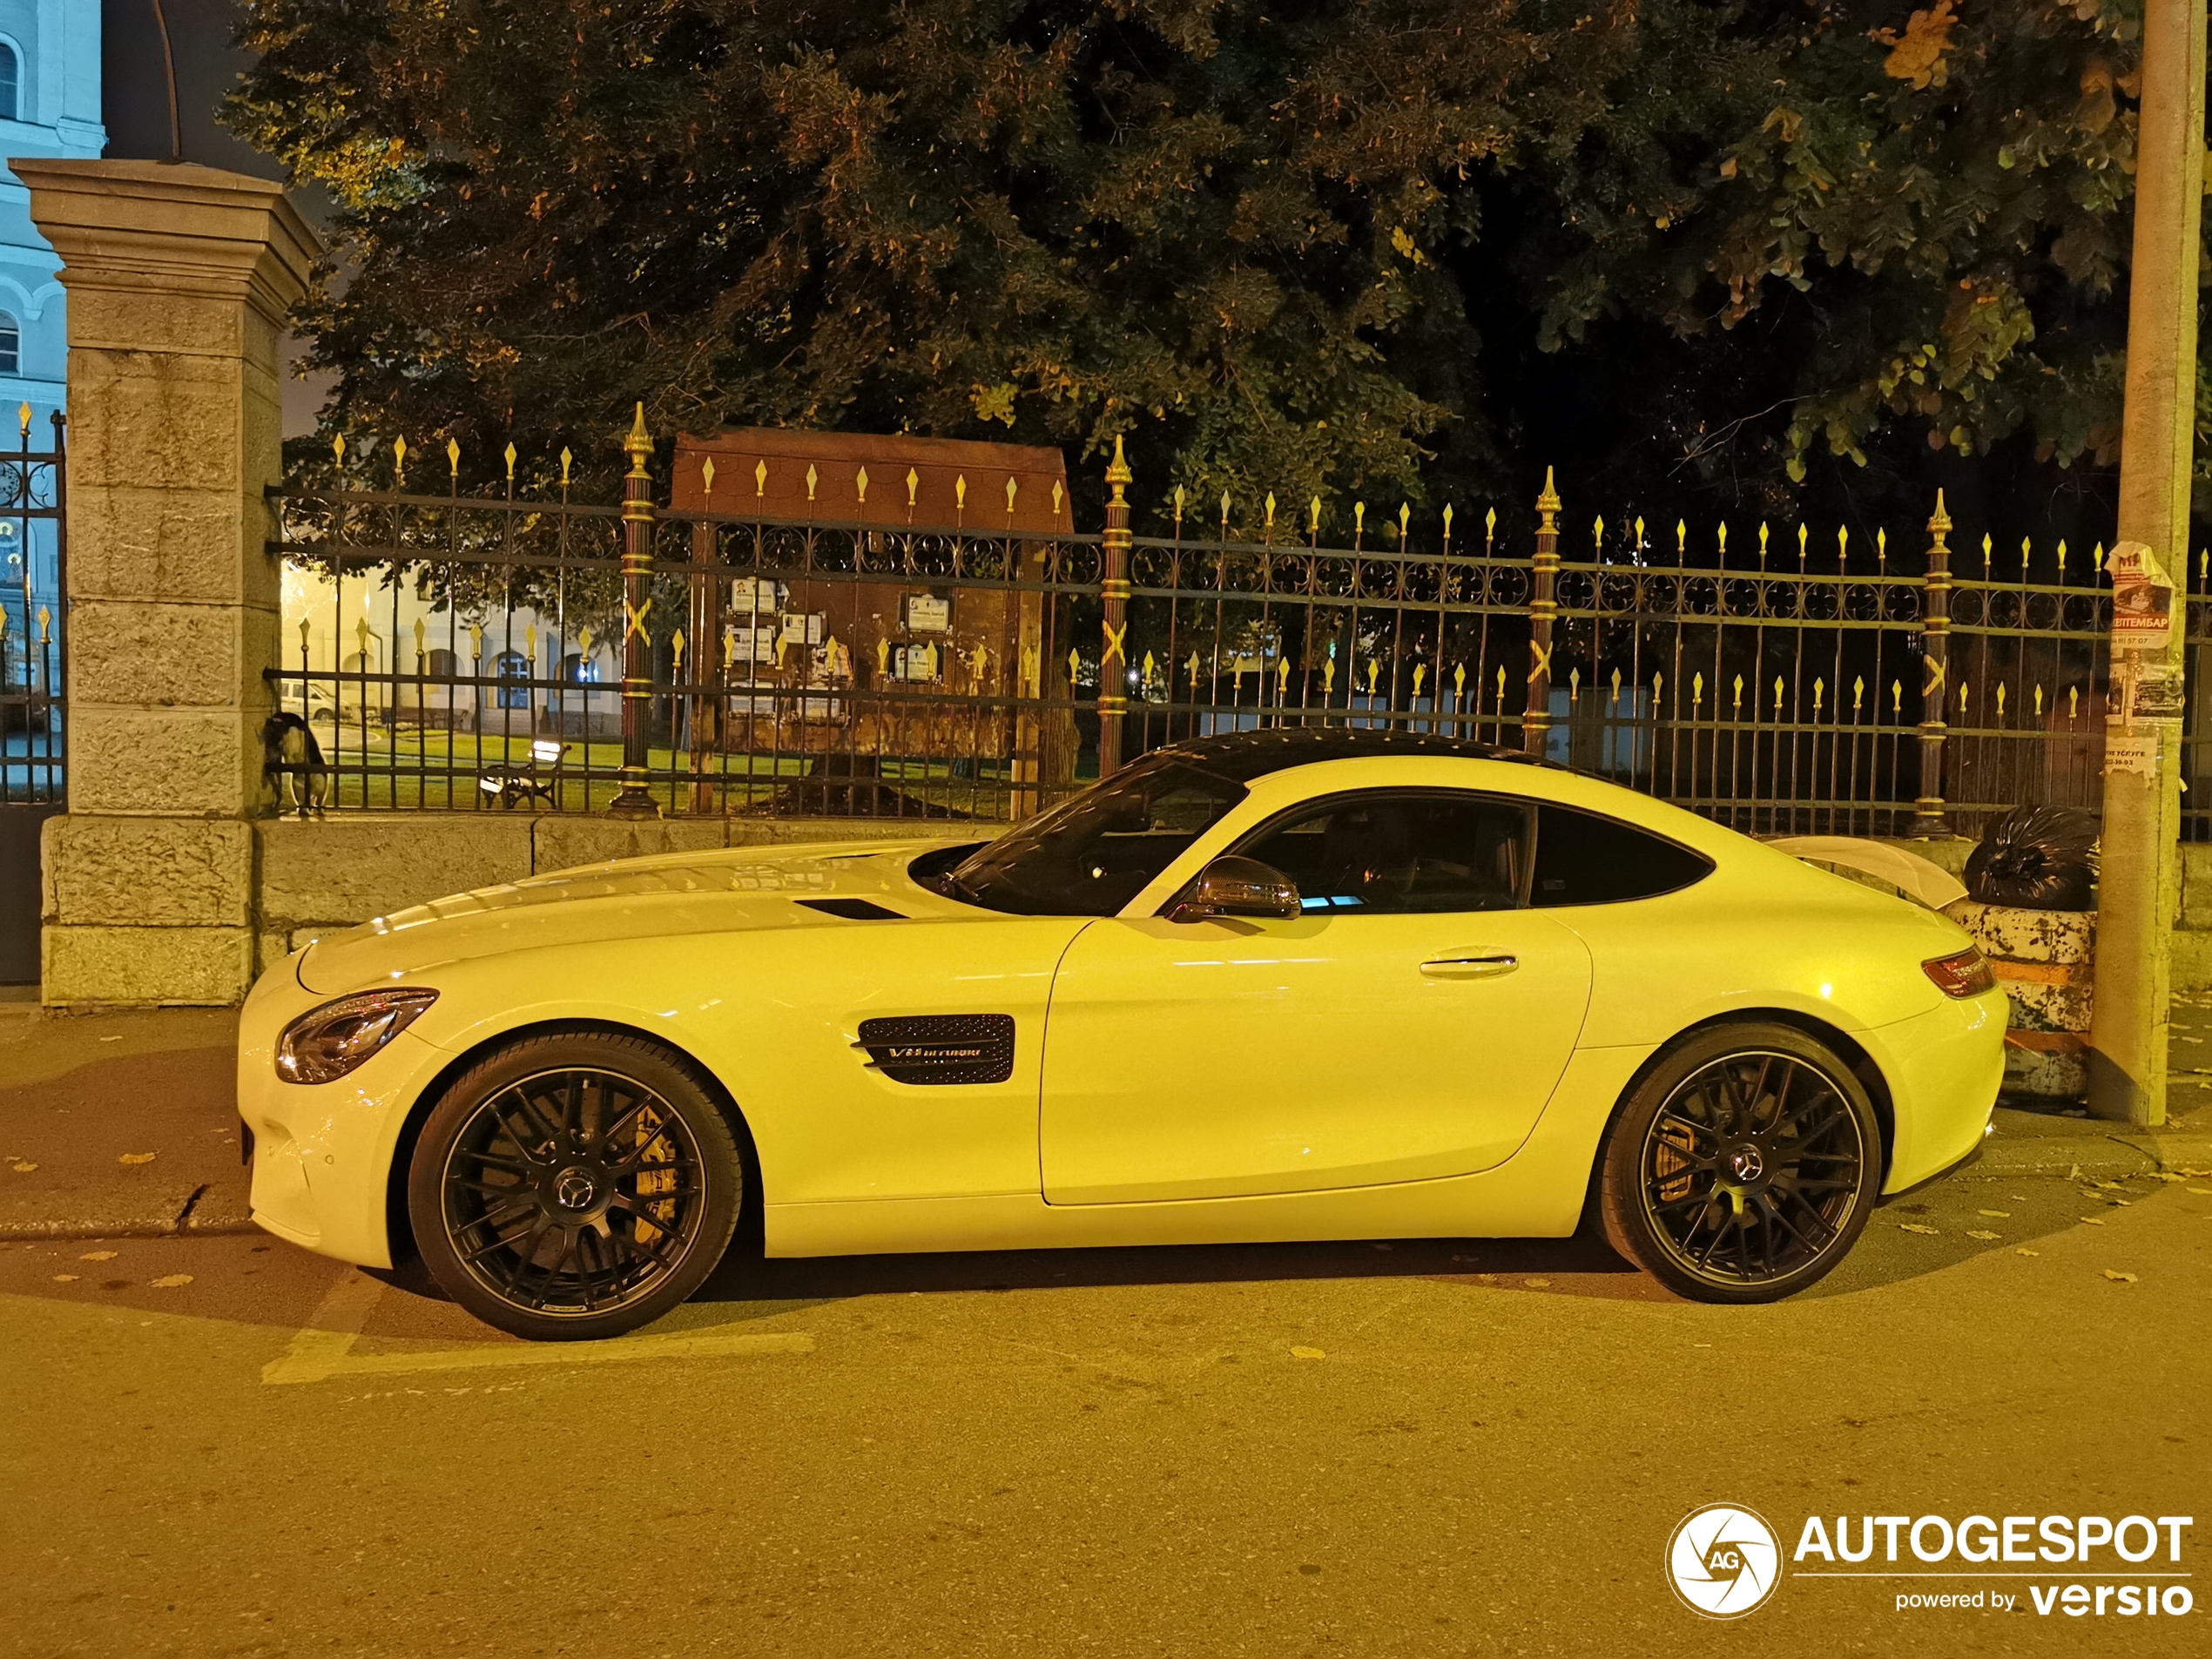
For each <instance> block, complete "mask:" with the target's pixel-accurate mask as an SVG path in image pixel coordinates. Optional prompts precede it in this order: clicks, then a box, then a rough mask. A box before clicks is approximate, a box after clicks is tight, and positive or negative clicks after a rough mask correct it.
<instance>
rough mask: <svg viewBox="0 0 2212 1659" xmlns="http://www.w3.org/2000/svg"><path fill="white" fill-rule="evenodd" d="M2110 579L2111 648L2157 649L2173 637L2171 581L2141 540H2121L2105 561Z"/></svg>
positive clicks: (2165, 644)
mask: <svg viewBox="0 0 2212 1659" xmlns="http://www.w3.org/2000/svg"><path fill="white" fill-rule="evenodd" d="M2105 571H2106V574H2107V575H2108V576H2109V577H2111V578H2112V645H2113V649H2114V651H2158V650H2161V649H2163V648H2164V647H2165V646H2167V645H2168V644H2171V643H2172V641H2173V637H2174V583H2173V578H2172V577H2168V575H2167V574H2166V570H2165V567H2164V566H2162V565H2161V563H2159V561H2158V556H2157V555H2156V554H2155V553H2154V552H2152V550H2150V549H2149V548H2148V547H2146V546H2145V545H2144V544H2143V543H2141V542H2122V543H2120V544H2119V545H2118V546H2116V547H2114V549H2113V550H2112V556H2111V557H2110V558H2108V559H2107V560H2106V561H2105Z"/></svg>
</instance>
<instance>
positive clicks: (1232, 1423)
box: [0, 1172, 2212, 1659]
mask: <svg viewBox="0 0 2212 1659" xmlns="http://www.w3.org/2000/svg"><path fill="white" fill-rule="evenodd" d="M1990 1211H2004V1212H2006V1213H2005V1214H2003V1215H1993V1214H1990V1213H1988V1212H1990ZM1909 1228H1919V1229H1928V1230H1931V1231H1908V1229H1909ZM1983 1233H1986V1234H1990V1235H1993V1236H1992V1237H1988V1238H1978V1237H1974V1236H1973V1235H1975V1234H1983ZM109 1252H112V1253H109ZM2208 1270H2212V1177H2191V1178H2185V1179H2183V1180H2179V1181H2173V1182H2164V1183H2161V1182H2160V1181H2157V1180H2155V1179H2152V1178H2148V1177H2145V1178H2139V1179H2135V1180H2133V1181H2130V1182H2128V1183H2127V1184H2124V1185H2121V1186H2114V1187H2099V1186H2096V1185H2094V1184H2091V1183H2087V1182H2070V1181H2067V1180H2063V1179H2058V1178H2054V1177H2024V1176H2019V1175H2012V1176H1996V1177H1990V1176H1985V1175H1979V1174H1976V1173H1973V1172H1969V1173H1968V1174H1966V1175H1965V1176H1962V1177H1957V1178H1954V1179H1953V1180H1952V1182H1950V1183H1948V1184H1945V1185H1943V1186H1940V1187H1939V1188H1936V1189H1934V1190H1932V1191H1931V1192H1930V1193H1928V1194H1926V1195H1925V1197H1924V1198H1923V1199H1922V1200H1919V1201H1913V1200H1908V1201H1907V1202H1906V1203H1905V1204H1903V1205H1899V1206H1892V1208H1890V1209H1887V1210H1885V1211H1880V1212H1878V1214H1877V1217H1876V1218H1875V1220H1874V1223H1873V1224H1872V1226H1871V1228H1870V1230H1869V1232H1868V1235H1867V1237H1866V1238H1865V1241H1864V1242H1863V1243H1862V1244H1861V1246H1860V1248H1859V1249H1858V1251H1857V1253H1856V1254H1855V1255H1854V1256H1853V1258H1851V1260H1850V1261H1849V1262H1848V1263H1847V1264H1845V1266H1844V1268H1843V1269H1842V1270H1841V1271H1839V1272H1838V1274H1837V1275H1836V1276H1835V1277H1834V1278H1831V1280H1830V1281H1829V1282H1828V1283H1827V1284H1826V1285H1824V1286H1822V1287H1820V1288H1819V1289H1818V1290H1817V1291H1815V1292H1813V1293H1811V1294H1810V1295H1808V1296H1806V1297H1804V1298H1799V1299H1798V1300H1797V1301H1794V1302H1791V1303H1789V1304H1785V1305H1781V1306H1777V1307H1772V1308H1759V1309H1737V1310H1724V1309H1716V1308H1706V1307H1700V1306H1694V1305H1686V1304H1682V1303H1677V1302H1671V1301H1669V1300H1666V1299H1664V1298H1662V1297H1661V1296H1660V1295H1659V1294H1658V1293H1657V1292H1656V1291H1654V1289H1653V1288H1652V1287H1651V1286H1650V1285H1649V1283H1648V1282H1647V1281H1645V1280H1643V1279H1642V1278H1639V1277H1637V1276H1635V1275H1633V1274H1630V1273H1629V1272H1627V1271H1624V1270H1622V1268H1621V1267H1620V1266H1619V1265H1618V1264H1615V1263H1614V1262H1613V1261H1612V1259H1611V1258H1609V1257H1608V1256H1607V1255H1606V1254H1605V1253H1604V1252H1603V1251H1602V1250H1598V1249H1595V1248H1593V1247H1591V1246H1589V1245H1588V1244H1581V1243H1575V1242H1569V1243H1566V1244H1528V1243H1518V1244H1465V1243H1457V1242H1412V1241H1409V1242H1404V1243H1399V1244H1395V1245H1367V1244H1359V1245H1349V1246H1344V1245H1330V1246H1298V1247H1268V1248H1264V1249H1258V1248H1254V1249H1210V1250H1160V1251H1102V1252H1039V1253H1035V1254H1024V1255H1004V1256H974V1257H955V1256H941V1257H928V1258H897V1259H887V1260H874V1261H853V1260H839V1261H828V1262H815V1263H772V1264H761V1263H759V1262H757V1261H756V1262H754V1263H752V1264H749V1265H746V1264H733V1265H732V1266H730V1267H727V1268H725V1271H724V1272H723V1273H722V1274H721V1275H720V1276H718V1279H717V1281H716V1282H715V1283H714V1284H713V1285H711V1286H710V1289H709V1291H708V1292H707V1293H706V1294H705V1296H703V1297H702V1298H700V1299H699V1300H698V1301H696V1302H694V1303H693V1304H692V1305H690V1306H689V1307H687V1308H685V1309H684V1310H682V1311H680V1312H679V1313H678V1314H677V1315H676V1316H673V1317H671V1318H670V1319H668V1320H665V1321H664V1322H663V1323H662V1325H659V1326H657V1327H655V1329H654V1330H653V1331H652V1332H649V1333H646V1334H644V1335H642V1336H640V1337H637V1338H632V1339H624V1342H622V1343H619V1344H610V1345H602V1346H600V1347H599V1348H597V1349H578V1348H576V1347H561V1348H549V1347H533V1346H529V1345H523V1344H519V1343H516V1342H513V1341H511V1340H509V1339H504V1338H502V1337H498V1336H496V1335H495V1334H493V1333H490V1332H486V1331H485V1330H484V1329H483V1328H482V1327H480V1326H477V1325H474V1324H473V1323H472V1322H471V1321H470V1320H469V1318H467V1317H466V1316H465V1315H462V1313H461V1312H459V1311H458V1310H456V1309H455V1308H454V1307H453V1306H452V1305H449V1304H447V1303H444V1302H442V1301H440V1300H438V1299H435V1298H434V1297H433V1296H430V1295H428V1294H426V1293H425V1292H424V1291H423V1289H422V1288H421V1286H420V1285H415V1284H412V1283H410V1282H409V1281H408V1279H406V1278H404V1277H402V1278H401V1279H400V1280H399V1281H397V1282H395V1283H391V1284H386V1283H381V1282H379V1281H378V1280H377V1279H374V1278H367V1277H363V1276H361V1275H358V1274H354V1273H353V1272H351V1271H350V1270H347V1269H343V1268H341V1267H340V1266H338V1265H337V1264H333V1263H328V1262H325V1261H322V1260H320V1259H319V1258H314V1257H311V1256H308V1255H306V1254H304V1253H301V1252H300V1251H295V1250H293V1249H292V1248H290V1247H289V1246H287V1245H283V1244H277V1243H275V1242H274V1241H270V1240H262V1239H257V1238H252V1237H235V1238H224V1237H218V1238H167V1239H149V1240H125V1241H118V1242H113V1243H108V1244H93V1243H86V1242H83V1241H76V1242H71V1243H67V1244H60V1243H55V1244H45V1243H38V1244H26V1243H13V1244H7V1245H5V1246H4V1247H0V1377H4V1378H5V1379H6V1385H5V1386H6V1396H7V1409H6V1411H5V1413H4V1414H0V1437H3V1439H0V1455H3V1457H4V1461H3V1462H0V1481H3V1482H4V1493H3V1494H0V1495H3V1496H4V1502H0V1562H4V1564H5V1566H4V1572H0V1652H4V1653H6V1654H7V1655H10V1656H14V1655H35V1656H50V1655H51V1656H61V1655H98V1656H108V1655H117V1656H120V1655H126V1654H127V1655H132V1656H138V1655H169V1654H180V1655H186V1654H188V1655H194V1656H201V1655H210V1656H214V1655H226V1656H227V1655H239V1656H245V1655H287V1656H289V1655H298V1654H315V1655H321V1654H331V1655H347V1654H374V1655H408V1656H416V1655H420V1656H435V1655H448V1654H450V1655H467V1656H476V1655H490V1654H498V1655H502V1656H510V1655H511V1656H521V1655H536V1654H547V1655H552V1654H560V1655H602V1654H604V1655H622V1656H644V1659H650V1656H654V1655H671V1656H675V1655H686V1656H688V1655H691V1654H700V1653H730V1654H744V1655H763V1656H770V1655H807V1656H813V1655H829V1656H846V1655H870V1654H898V1655H902V1656H903V1655H936V1654H942V1655H953V1656H973V1655H995V1654H1021V1655H1057V1654H1100V1655H1156V1654H1157V1655H1191V1656H1213V1655H1236V1654H1246V1653H1250V1654H1268V1655H1291V1654H1313V1655H1336V1654H1368V1653H1374V1654H1405V1655H1454V1654H1463V1653H1466V1654H1492V1653H1532V1654H1536V1653H1561V1654H1623V1655H1626V1654H1642V1653H1689V1652H1693V1651H1695V1652H1699V1653H1737V1652H1743V1653H1751V1652H1761V1653H1769V1652H1791V1651H1794V1652H1799V1653H1804V1654H1825V1653H1851V1652H1872V1653H1882V1654H1895V1653H1928V1654H1943V1655H1957V1654H1971V1653H1982V1652H1988V1653H2000V1652H2001V1653H2006V1654H2014V1653H2030V1654H2033V1653H2046V1652H2047V1653H2054V1654H2067V1655H2076V1654H2082V1653H2107V1652H2113V1653H2129V1654H2134V1653H2141V1654H2182V1653H2191V1654H2195V1653H2202V1652H2203V1651H2204V1650H2205V1645H2204V1644H2205V1635H2204V1629H2205V1626H2204V1621H2205V1619H2206V1618H2207V1617H2212V1614H2208V1613H2207V1612H2206V1611H2205V1610H2204V1609H2203V1608H2198V1609H2197V1610H2195V1611H2194V1612H2192V1613H2191V1614H2189V1615H2187V1616H2168V1617H2161V1618H2156V1619H2147V1618H2141V1617H2137V1618H2134V1619H2122V1618H2119V1617H2116V1616H2103V1617H2096V1616H2085V1617H2083V1618H2080V1619H2074V1618H2069V1617H2067V1616H2065V1615H2063V1614H2062V1613H2060V1612H2054V1613H2052V1614H2049V1615H2038V1614H2036V1613H2034V1612H2033V1610H2031V1608H2030V1603H2029V1600H2028V1598H2027V1595H2022V1594H2020V1592H2021V1591H2023V1590H2024V1589H2026V1588H2027V1586H2028V1584H2029V1582H2030V1581H2029V1580H2026V1579H2014V1580H2006V1581H1986V1582H1984V1581H1933V1588H1939V1589H1945V1590H1958V1589H1961V1588H1964V1589H1966V1590H1968V1591H1975V1590H1983V1591H1986V1590H1988V1589H1999V1590H2001V1591H2003V1592H2004V1593H2006V1594H2011V1595H2016V1596H2018V1600H2019V1607H2020V1610H2018V1611H2014V1612H2011V1613H2000V1612H1996V1611H1993V1610H1990V1609H1989V1608H1981V1609H1945V1610H1938V1611H1913V1612H1898V1611H1897V1610H1896V1608H1895V1600H1896V1596H1897V1595H1898V1594H1900V1593H1902V1592H1903V1591H1906V1590H1914V1589H1919V1590H1925V1589H1927V1588H1931V1581H1898V1580H1891V1579H1838V1578H1811V1577H1804V1576H1798V1575H1788V1576H1785V1577H1784V1581H1783V1582H1782V1583H1781V1585H1780V1587H1779V1588H1778V1589H1777V1591H1776V1592H1775V1594H1774V1595H1773V1596H1772V1598H1771V1599H1770V1601H1769V1602H1766V1604H1765V1605H1764V1606H1762V1607H1760V1608H1758V1609H1757V1611H1756V1612H1754V1613H1752V1614H1751V1615H1749V1616H1748V1617H1746V1618H1744V1619H1743V1620H1742V1621H1741V1622H1736V1623H1729V1624H1722V1623H1716V1622H1710V1621H1708V1620H1705V1619H1702V1618H1699V1617H1696V1616H1695V1615H1692V1614H1690V1613H1689V1612H1688V1611H1686V1610H1685V1609H1684V1608H1683V1607H1682V1606H1681V1605H1680V1604H1678V1603H1677V1602H1676V1599H1675V1596H1674V1595H1673V1593H1672V1591H1671V1590H1670V1588H1669V1583H1668V1580H1667V1577H1666V1575H1665V1573H1664V1570H1663V1562H1664V1556H1665V1547H1666V1544H1667V1541H1668V1539H1669V1534H1670V1533H1671V1532H1672V1530H1673V1529H1674V1527H1676V1524H1677V1523H1678V1522H1679V1521H1681V1519H1682V1518H1683V1515H1684V1514H1687V1513H1688V1512H1689V1511H1690V1510H1692V1509H1695V1508H1696V1507H1699V1506H1701V1505H1704V1504H1710V1503H1714V1502H1721V1501H1727V1502H1733V1503H1737V1504H1742V1505H1747V1506H1749V1507H1752V1508H1754V1509H1756V1510H1757V1511H1759V1512H1760V1513H1761V1514H1764V1516H1765V1517H1766V1518H1767V1519H1768V1520H1769V1521H1771V1522H1773V1523H1774V1525H1775V1527H1776V1528H1777V1531H1778V1532H1780V1533H1782V1534H1784V1548H1785V1550H1786V1549H1787V1548H1791V1546H1793V1545H1794V1543H1795V1541H1796V1539H1797V1533H1798V1530H1799V1528H1800V1527H1802V1526H1803V1524H1804V1518H1805V1517H1806V1516H1807V1515H1808V1514H1822V1515H1824V1516H1828V1517H1831V1520H1832V1518H1833V1517H1835V1516H1837V1515H1838V1514H1850V1515H1851V1516H1854V1517H1857V1516H1858V1515H1862V1514H1901V1515H1907V1516H1913V1517H1917V1516H1919V1515H1922V1514H1944V1515H1946V1516H1948V1517H1950V1518H1951V1519H1952V1520H1954V1521H1955V1520H1957V1519H1959V1518H1960V1517H1962V1516H1964V1515H1966V1514H1987V1515H1992V1516H2002V1515H2006V1514H2028V1515H2038V1516H2040V1515H2043V1514H2069V1515H2074V1514H2102V1515H2107V1516H2110V1517H2113V1518H2114V1519H2117V1518H2119V1517H2121V1516H2124V1515H2128V1514H2143V1515H2147V1516H2154V1517H2155V1516H2159V1515H2168V1514H2184V1515H2193V1516H2196V1517H2199V1518H2200V1524H2199V1525H2198V1526H2197V1527H2195V1528H2194V1529H2193V1530H2192V1532H2191V1533H2190V1534H2189V1535H2188V1540H2187V1541H2186V1545H2185V1549H2184V1558H2183V1560H2182V1562H2181V1564H2180V1566H2179V1568H2165V1564H2164V1563H2163V1562H2158V1561H2154V1562H2149V1563H2146V1564H2145V1566H2146V1567H2147V1568H2154V1567H2155V1568H2163V1569H2164V1570H2178V1571H2182V1572H2192V1573H2193V1572H2194V1571H2195V1566H2194V1563H2195V1561H2196V1560H2197V1559H2199V1558H2200V1557H2202V1555H2203V1554H2204V1553H2205V1552H2206V1551H2207V1550H2208V1549H2212V1429H2208V1426H2207V1424H2208V1416H2212V1366H2209V1365H2208V1360H2212V1338H2209V1337H2208V1332H2212V1323H2209V1322H2208V1314H2212V1271H2208ZM2114 1274H2128V1275H2132V1276H2133V1278H2132V1279H2128V1278H2114V1277H2113V1276H2112V1275H2114ZM2101 1561H2103V1562H2104V1563H2106V1564H2107V1566H2108V1567H2109V1568H2113V1569H2118V1568H2122V1567H2124V1565H2125V1564H2124V1563H2121V1562H2119V1561H2115V1560H2114V1558H2113V1557H2112V1555H2111V1554H2110V1552H2109V1551H2108V1550H2107V1551H2106V1552H2104V1553H2103V1554H2102V1555H2101ZM1811 1565H1814V1566H1818V1565H1820V1563H1817V1562H1816V1563H1811ZM1884 1565H1885V1564H1884V1563H1883V1562H1882V1561H1879V1560H1877V1561H1873V1562H1870V1563H1868V1566H1869V1567H1870V1568H1883V1567H1884ZM1947 1565H1948V1566H1949V1567H1950V1568H1952V1569H1953V1570H1956V1569H1957V1568H1958V1567H1959V1563H1958V1562H1956V1561H1952V1562H1949V1563H1947ZM1920 1566H1921V1564H1920V1563H1919V1562H1917V1561H1913V1560H1912V1559H1911V1558H1910V1556H1909V1554H1908V1555H1907V1559H1905V1561H1902V1562H1900V1563H1898V1568H1893V1569H1888V1570H1914V1569H1919V1568H1920ZM2059 1570H2060V1569H2046V1571H2047V1575H2046V1576H2040V1577H2038V1578H2036V1579H2034V1580H2033V1582H2034V1583H2037V1584H2041V1585H2050V1584H2056V1583H2062V1582H2066V1581H2067V1580H2066V1579H2065V1578H2064V1577H2062V1576H2060V1575H2058V1573H2059ZM2099 1581H2111V1580H2110V1579H2109V1577H2108V1575H2107V1577H2106V1578H2102V1579H2100V1578H2097V1577H2094V1576H2093V1577H2092V1578H2090V1579H2089V1580H2087V1582H2091V1583H2094V1582H2099ZM2171 1582H2178V1583H2181V1584H2184V1585H2192V1586H2194V1585H2199V1584H2202V1582H2203V1581H2202V1579H2187V1580H2179V1581H2171ZM2192 1595H2195V1590H2194V1589H2193V1590H2192Z"/></svg>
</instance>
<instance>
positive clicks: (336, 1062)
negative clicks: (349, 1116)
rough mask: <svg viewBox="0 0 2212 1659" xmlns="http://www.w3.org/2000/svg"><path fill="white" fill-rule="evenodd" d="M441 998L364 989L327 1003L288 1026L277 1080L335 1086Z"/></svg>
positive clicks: (432, 994) (282, 1040) (418, 992)
mask: <svg viewBox="0 0 2212 1659" xmlns="http://www.w3.org/2000/svg"><path fill="white" fill-rule="evenodd" d="M437 1000H438V994H437V993H436V992H435V991H430V990H415V989H408V990H389V991H363V992H361V993H360V994H359V995H354V996H341V997H340V998H339V999H338V1000H337V1001H335V1002H326V1003H324V1004H323V1005H322V1006H321V1007H320V1008H317V1009H315V1010H314V1012H313V1013H310V1014H303V1015H300V1017H299V1018H298V1019H296V1020H294V1021H293V1022H292V1023H291V1024H290V1025H287V1027H285V1028H284V1035H282V1036H280V1037H279V1038H278V1039H277V1046H276V1069H277V1076H280V1077H281V1078H283V1079H284V1081H285V1082H288V1083H327V1082H336V1081H337V1080H338V1079H339V1078H341V1077H342V1076H345V1075H346V1074H347V1072H349V1071H351V1070H353V1069H354V1067H356V1066H358V1065H360V1064H361V1062H363V1061H365V1060H367V1059H368V1057H369V1056H370V1055H373V1054H374V1053H375V1052H376V1051H377V1050H378V1049H381V1048H382V1047H383V1046H384V1045H385V1044H386V1043H388V1042H390V1041H391V1040H392V1039H393V1038H394V1037H395V1036H397V1035H399V1034H400V1033H401V1032H402V1031H404V1030H406V1029H407V1028H408V1026H410V1025H412V1024H414V1023H415V1019H416V1018H417V1016H419V1015H421V1012H422V1010H423V1009H425V1008H428V1007H429V1006H430V1004H431V1003H433V1002H435V1001H437Z"/></svg>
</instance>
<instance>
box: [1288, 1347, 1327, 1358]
mask: <svg viewBox="0 0 2212 1659" xmlns="http://www.w3.org/2000/svg"><path fill="white" fill-rule="evenodd" d="M1328 1357H1329V1356H1328V1355H1326V1354H1325V1353H1323V1352H1321V1351H1320V1349H1318V1348H1293V1349H1291V1359H1327V1358H1328Z"/></svg>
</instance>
